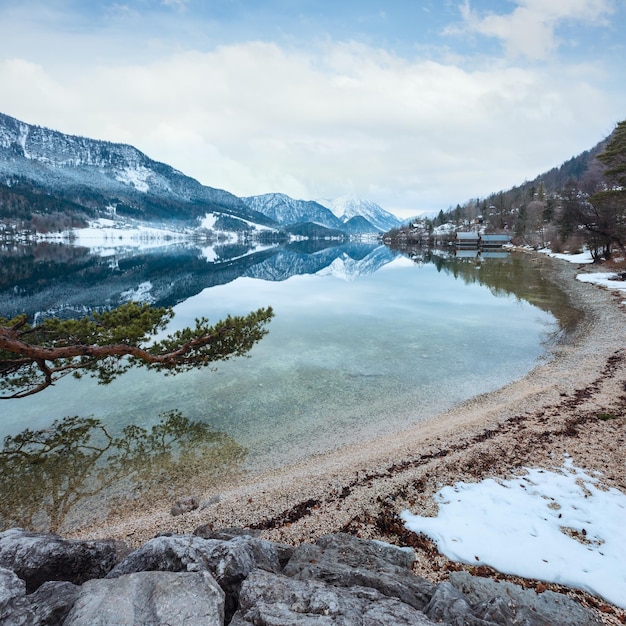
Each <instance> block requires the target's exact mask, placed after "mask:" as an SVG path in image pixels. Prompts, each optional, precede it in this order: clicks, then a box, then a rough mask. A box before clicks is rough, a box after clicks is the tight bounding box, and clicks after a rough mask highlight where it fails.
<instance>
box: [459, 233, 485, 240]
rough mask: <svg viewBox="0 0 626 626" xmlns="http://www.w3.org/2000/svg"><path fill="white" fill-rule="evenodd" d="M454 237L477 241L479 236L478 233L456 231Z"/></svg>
mask: <svg viewBox="0 0 626 626" xmlns="http://www.w3.org/2000/svg"><path fill="white" fill-rule="evenodd" d="M456 238H457V239H471V240H472V241H474V240H476V241H477V240H478V238H479V235H478V233H457V234H456Z"/></svg>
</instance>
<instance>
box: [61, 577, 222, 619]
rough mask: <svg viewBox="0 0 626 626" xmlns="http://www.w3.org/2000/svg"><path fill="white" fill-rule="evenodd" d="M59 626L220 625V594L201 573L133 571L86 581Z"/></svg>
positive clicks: (216, 585)
mask: <svg viewBox="0 0 626 626" xmlns="http://www.w3.org/2000/svg"><path fill="white" fill-rule="evenodd" d="M63 624H64V626H111V624H120V625H136V626H140V625H145V624H149V625H150V626H161V625H163V626H166V625H168V626H170V625H173V624H198V625H200V624H207V625H209V624H210V625H211V626H221V625H222V624H224V592H223V591H222V590H221V589H220V587H219V585H218V584H217V583H216V582H215V580H214V579H213V577H212V576H211V575H210V574H208V573H207V572H138V573H135V574H126V575H124V576H120V577H119V578H109V579H102V580H91V581H89V582H86V583H85V584H84V585H83V586H82V588H81V591H80V594H79V596H78V598H77V600H76V602H75V604H74V606H73V607H72V610H71V611H70V613H69V615H68V616H67V618H66V619H65V621H64V622H63Z"/></svg>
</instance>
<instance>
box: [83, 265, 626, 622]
mask: <svg viewBox="0 0 626 626" xmlns="http://www.w3.org/2000/svg"><path fill="white" fill-rule="evenodd" d="M533 258H534V262H536V263H539V264H541V267H542V270H543V271H544V272H545V273H546V275H547V276H548V277H549V278H550V279H551V280H552V281H554V282H555V283H557V284H558V285H560V287H561V288H562V289H563V290H564V291H565V292H566V293H567V294H568V296H569V298H570V300H571V303H572V305H573V306H574V307H575V308H576V309H577V310H579V311H580V312H581V314H582V315H581V320H580V321H579V323H578V324H577V326H576V328H575V330H574V331H573V332H571V333H570V334H569V335H568V336H567V337H564V338H563V339H562V340H561V341H560V342H559V343H558V344H557V345H555V346H553V347H552V348H551V350H552V352H553V357H552V358H551V359H550V360H549V361H547V362H545V363H542V364H541V365H539V366H538V367H536V368H535V369H533V370H532V371H531V372H530V373H529V374H528V375H526V376H525V377H524V378H523V379H521V380H519V381H515V382H513V383H510V384H509V385H507V386H505V387H503V388H501V389H498V390H497V391H494V392H492V393H489V394H484V395H481V396H477V397H474V398H472V399H470V400H468V401H466V402H464V403H462V404H461V405H458V406H456V407H454V408H453V409H451V410H449V411H446V412H445V413H443V414H441V415H437V416H436V417H433V418H432V419H430V420H428V421H426V422H421V423H419V424H417V425H416V426H414V427H412V428H411V429H409V430H407V431H403V432H401V433H397V434H393V435H390V436H388V437H385V438H380V439H377V440H375V441H370V442H365V443H359V444H355V445H352V446H348V447H346V448H343V449H341V450H338V451H334V452H330V453H327V454H322V455H317V456H315V457H313V458H311V459H308V460H307V461H305V462H302V463H298V464H296V465H293V466H289V467H285V468H282V469H280V470H274V471H271V472H267V473H265V474H261V475H258V476H251V477H250V478H249V480H248V481H247V482H246V483H245V484H243V485H239V486H234V487H232V488H227V489H224V490H223V491H221V492H220V493H219V500H217V498H213V499H212V500H207V503H208V502H212V504H207V506H205V507H204V508H200V509H198V510H196V511H192V512H189V513H186V514H184V515H181V516H178V517H172V516H171V514H170V510H169V507H170V506H171V504H172V503H171V502H163V503H161V506H159V507H157V508H156V509H152V510H143V511H136V512H134V513H133V514H132V515H129V516H125V517H124V518H119V519H115V518H110V519H109V520H107V521H105V522H103V523H101V524H99V525H97V526H92V527H88V528H83V529H81V530H80V532H76V533H75V536H81V537H89V538H103V537H115V538H118V539H121V540H124V541H126V542H127V543H128V544H129V545H131V546H138V545H140V544H141V543H143V542H145V541H146V540H147V539H150V538H151V537H153V536H154V535H155V534H157V533H164V532H173V533H189V532H193V530H194V529H195V528H197V527H198V526H200V525H203V524H209V525H212V526H213V527H214V528H216V529H217V528H220V527H230V526H237V527H245V528H253V529H256V530H259V531H261V536H263V537H265V538H268V539H271V540H273V541H279V542H285V543H290V544H298V543H301V542H303V541H313V540H315V539H317V538H318V537H320V536H321V535H324V534H327V533H329V532H338V531H347V532H351V533H353V534H357V535H358V536H360V537H363V538H373V539H381V540H384V541H389V542H391V543H405V544H406V543H409V544H410V545H413V547H414V548H415V549H416V551H417V553H418V565H417V568H416V573H418V574H421V575H423V576H426V577H427V578H429V579H431V580H441V579H443V578H445V576H446V573H447V572H448V571H449V570H450V569H451V568H454V567H455V566H454V564H451V563H449V562H448V561H447V559H446V558H445V557H443V556H442V555H440V554H439V553H438V552H437V551H436V549H435V548H434V545H433V544H432V543H431V542H430V541H424V540H423V539H419V538H418V537H417V536H415V535H414V536H413V537H410V536H409V535H408V533H407V532H406V530H405V529H404V527H403V526H402V524H401V523H400V522H399V518H398V515H399V513H400V512H402V511H403V510H405V509H410V510H411V511H412V512H413V513H416V514H419V515H432V514H435V513H436V505H435V503H434V501H433V498H432V496H433V495H434V494H435V493H436V492H437V491H438V490H439V489H440V488H441V487H443V486H444V485H451V484H454V483H455V482H458V481H467V482H475V481H479V480H482V479H483V478H486V477H492V476H493V477H496V476H497V477H502V478H508V477H511V476H512V475H515V474H519V473H521V472H522V471H523V468H524V467H541V468H546V469H553V468H555V467H562V466H563V462H564V460H565V458H566V456H569V457H571V459H572V461H573V463H574V465H576V466H577V467H580V468H582V469H584V470H586V471H588V472H593V471H597V472H600V473H601V475H602V476H601V483H602V484H604V485H606V486H607V487H615V488H617V489H619V490H621V491H622V492H626V464H625V463H624V458H623V452H624V449H625V447H626V446H625V441H626V439H625V431H626V429H625V420H624V418H623V415H624V413H625V408H626V394H625V388H626V387H625V385H626V347H624V346H622V345H620V344H621V342H620V338H621V337H624V336H626V333H625V331H626V315H625V313H626V309H625V307H624V305H623V304H622V298H623V294H621V293H620V292H617V291H611V290H607V289H604V288H601V287H598V286H595V285H592V284H588V283H583V282H581V281H579V280H577V279H576V275H577V274H578V273H581V272H585V271H592V268H590V267H589V266H578V265H575V264H572V263H568V262H565V261H559V260H553V259H550V258H547V257H545V256H543V255H535V256H534V257H533ZM595 270H596V268H593V271H595ZM598 415H604V416H610V419H599V418H598ZM613 417H615V418H613ZM194 495H198V496H199V497H200V499H202V498H208V497H209V496H211V495H215V494H194ZM548 588H557V587H556V586H550V585H548ZM571 593H573V594H574V595H577V597H578V598H579V599H581V601H584V602H586V603H590V604H591V605H592V606H593V603H594V599H593V598H590V597H587V596H586V594H583V593H582V592H571ZM600 604H601V603H600ZM596 608H597V607H596ZM618 614H620V615H623V612H619V611H618V613H613V614H611V615H612V617H611V616H609V617H608V618H607V619H609V620H610V619H613V617H614V618H615V619H617V616H618ZM607 623H613V622H612V621H607ZM615 623H619V622H615Z"/></svg>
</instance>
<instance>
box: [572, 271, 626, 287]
mask: <svg viewBox="0 0 626 626" xmlns="http://www.w3.org/2000/svg"><path fill="white" fill-rule="evenodd" d="M576 278H577V279H578V280H579V281H580V282H582V283H592V284H594V285H601V286H602V287H606V288H607V289H619V290H621V291H626V280H622V279H620V278H618V275H617V274H616V273H615V272H595V273H591V274H578V275H577V276H576Z"/></svg>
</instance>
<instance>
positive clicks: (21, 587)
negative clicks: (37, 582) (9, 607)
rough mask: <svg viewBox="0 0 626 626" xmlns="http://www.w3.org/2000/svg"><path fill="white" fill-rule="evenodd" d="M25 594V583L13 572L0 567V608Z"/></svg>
mask: <svg viewBox="0 0 626 626" xmlns="http://www.w3.org/2000/svg"><path fill="white" fill-rule="evenodd" d="M25 594H26V583H25V582H24V581H23V580H22V579H21V578H20V577H19V576H17V574H16V573H15V572H13V571H12V570H10V569H7V568H5V567H0V608H1V607H2V606H4V605H5V604H7V602H10V601H11V600H13V598H19V597H20V596H23V595H25Z"/></svg>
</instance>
